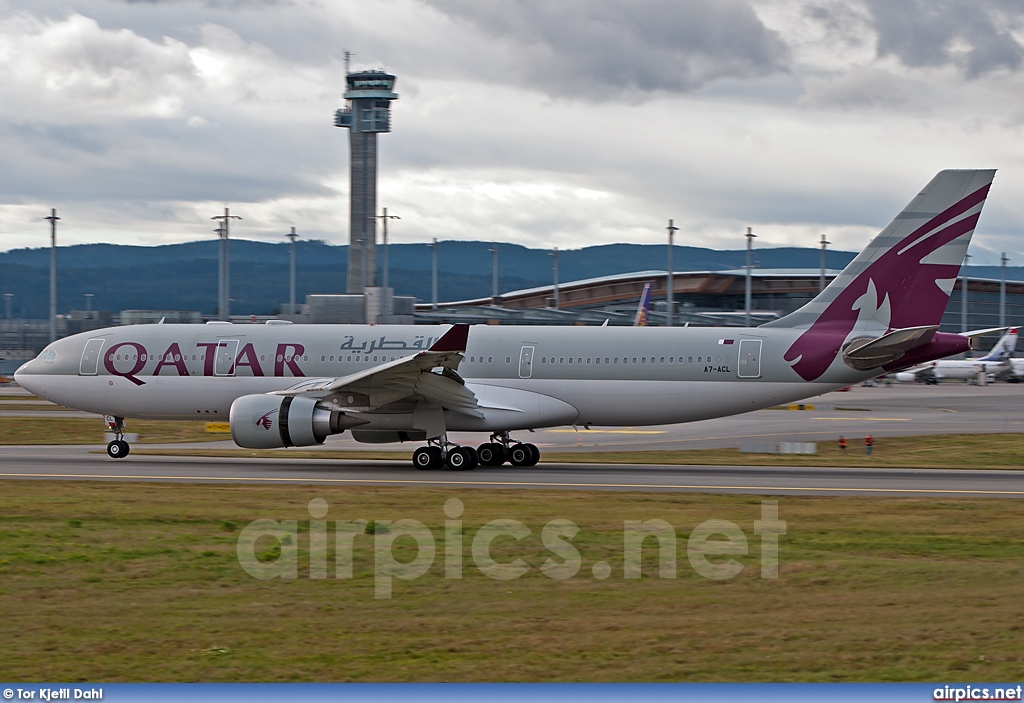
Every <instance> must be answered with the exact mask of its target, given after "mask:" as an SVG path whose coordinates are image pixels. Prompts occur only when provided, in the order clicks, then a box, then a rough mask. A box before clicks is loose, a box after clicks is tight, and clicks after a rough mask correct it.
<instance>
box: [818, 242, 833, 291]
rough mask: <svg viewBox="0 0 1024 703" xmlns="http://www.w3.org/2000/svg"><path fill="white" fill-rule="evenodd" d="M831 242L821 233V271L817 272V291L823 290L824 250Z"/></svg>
mask: <svg viewBox="0 0 1024 703" xmlns="http://www.w3.org/2000/svg"><path fill="white" fill-rule="evenodd" d="M831 243H832V242H830V241H828V239H826V238H825V235H824V234H823V235H821V273H819V274H818V292H819V293H820V292H821V291H823V290H825V250H826V249H827V248H828V245H829V244H831Z"/></svg>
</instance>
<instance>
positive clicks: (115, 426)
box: [107, 417, 131, 459]
mask: <svg viewBox="0 0 1024 703" xmlns="http://www.w3.org/2000/svg"><path fill="white" fill-rule="evenodd" d="M107 428H108V429H110V431H111V432H113V433H114V439H113V440H112V441H111V442H110V443H109V444H108V445H107V456H109V457H110V458H111V459H124V458H125V457H126V456H128V452H130V451H131V447H130V446H129V445H128V443H127V442H125V441H124V418H123V417H113V418H111V417H108V418H107Z"/></svg>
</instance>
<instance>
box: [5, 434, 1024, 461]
mask: <svg viewBox="0 0 1024 703" xmlns="http://www.w3.org/2000/svg"><path fill="white" fill-rule="evenodd" d="M0 437H2V434H0ZM846 452H847V453H846V454H842V453H841V452H840V451H839V448H838V447H837V446H835V445H834V444H831V443H828V444H822V443H819V444H818V454H815V455H801V454H741V453H740V452H739V451H737V450H735V449H685V450H677V451H634V452H564V451H563V452H559V451H549V450H544V451H543V461H544V462H551V463H557V462H571V463H597V462H601V463H609V464H672V465H719V466H734V465H737V464H740V465H744V466H851V467H864V468H868V467H873V468H882V467H885V468H899V467H914V468H923V469H1020V468H1021V457H1022V456H1024V435H1020V434H977V435H923V436H919V437H876V438H875V447H874V453H873V454H872V455H871V456H865V454H864V446H863V445H858V444H857V441H856V439H855V438H851V443H850V447H849V448H848V449H847V450H846ZM136 453H138V454H163V455H170V456H222V457H231V456H238V457H262V458H274V459H281V458H283V457H286V456H287V457H290V458H293V459H325V460H327V459H394V460H402V461H405V460H408V459H410V458H411V457H412V450H405V451H379V450H367V451H361V450H354V451H352V450H350V451H336V450H302V449H287V450H257V451H253V450H249V449H203V448H196V449H150V450H145V449H144V450H139V451H138V452H136Z"/></svg>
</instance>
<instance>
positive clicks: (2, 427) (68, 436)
mask: <svg viewBox="0 0 1024 703" xmlns="http://www.w3.org/2000/svg"><path fill="white" fill-rule="evenodd" d="M106 429H107V426H106V424H105V423H104V422H103V419H102V418H84V417H67V418H63V417H52V418H50V417H19V418H4V421H3V422H2V423H0V444H105V443H106V440H104V439H103V433H104V432H106ZM125 430H126V431H127V432H137V433H139V443H140V444H147V443H148V444H159V443H162V442H210V441H216V440H223V439H230V438H231V435H229V434H211V433H208V432H207V431H206V423H205V422H189V421H187V420H185V421H168V420H129V421H128V423H127V424H126V427H125Z"/></svg>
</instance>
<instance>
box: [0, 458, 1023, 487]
mask: <svg viewBox="0 0 1024 703" xmlns="http://www.w3.org/2000/svg"><path fill="white" fill-rule="evenodd" d="M89 450H90V448H86V447H80V448H70V447H5V448H2V449H0V460H2V462H3V468H2V470H0V478H7V479H18V478H20V479H44V480H45V479H50V480H53V479H73V480H93V481H155V482H212V483H236V484H246V483H249V484H269V485H276V484H312V485H331V486H344V485H373V486H421V487H442V488H452V489H462V488H498V489H554V490H587V489H590V490H595V489H596V490H619V491H681V492H701V493H741V494H750V495H832V496H837V495H845V496H850V495H862V496H918V497H954V496H958V497H999V498H1024V471H980V470H977V471H972V470H946V469H849V468H834V467H799V468H793V467H745V466H660V465H659V466H655V465H645V464H561V463H554V464H547V463H541V464H540V465H538V466H536V467H533V468H514V467H510V466H504V467H498V468H483V467H481V468H477V469H475V470H473V471H465V472H455V471H429V472H428V471H418V470H416V469H414V468H412V466H410V465H409V464H408V463H407V462H404V461H401V462H399V461H362V460H326V459H284V458H282V459H280V460H279V459H248V458H205V457H204V458H196V457H165V456H128V457H127V458H126V459H123V460H119V461H116V462H115V461H113V460H111V459H109V458H107V457H106V455H101V454H92V453H90V451H89Z"/></svg>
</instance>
